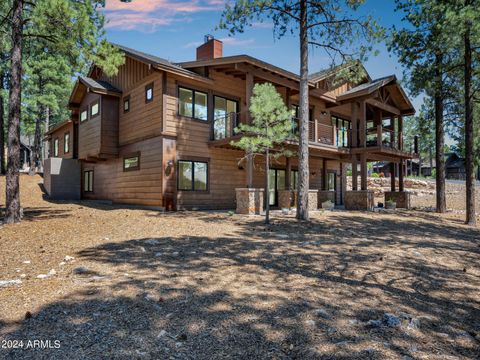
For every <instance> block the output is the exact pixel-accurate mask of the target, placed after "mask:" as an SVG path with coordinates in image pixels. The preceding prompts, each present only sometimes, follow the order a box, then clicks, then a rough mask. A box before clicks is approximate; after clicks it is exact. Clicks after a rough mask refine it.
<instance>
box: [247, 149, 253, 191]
mask: <svg viewBox="0 0 480 360" xmlns="http://www.w3.org/2000/svg"><path fill="white" fill-rule="evenodd" d="M246 182H247V188H249V189H250V188H253V155H252V154H247V168H246Z"/></svg>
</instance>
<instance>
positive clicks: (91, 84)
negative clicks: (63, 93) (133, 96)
mask: <svg viewBox="0 0 480 360" xmlns="http://www.w3.org/2000/svg"><path fill="white" fill-rule="evenodd" d="M78 80H79V81H80V82H81V83H83V84H84V85H85V86H86V87H87V88H89V89H90V90H91V91H92V92H99V93H110V92H111V93H117V94H121V93H122V92H121V91H120V90H118V89H117V88H116V87H115V86H113V85H112V84H110V83H108V82H106V81H102V80H95V79H92V78H89V77H86V76H80V77H79V78H78Z"/></svg>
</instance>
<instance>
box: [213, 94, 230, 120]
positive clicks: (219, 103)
mask: <svg viewBox="0 0 480 360" xmlns="http://www.w3.org/2000/svg"><path fill="white" fill-rule="evenodd" d="M213 113H214V114H215V118H218V117H220V116H225V115H226V113H227V100H226V99H224V98H222V97H219V96H215V109H214V110H213Z"/></svg>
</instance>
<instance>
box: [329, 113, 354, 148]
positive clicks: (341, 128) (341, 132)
mask: <svg viewBox="0 0 480 360" xmlns="http://www.w3.org/2000/svg"><path fill="white" fill-rule="evenodd" d="M350 124H351V123H350V121H349V120H345V119H341V118H338V117H336V116H332V125H333V126H335V127H336V129H337V134H336V135H337V136H336V144H335V145H337V146H338V147H348V146H349V139H348V138H349V133H350Z"/></svg>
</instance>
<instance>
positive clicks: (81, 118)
mask: <svg viewBox="0 0 480 360" xmlns="http://www.w3.org/2000/svg"><path fill="white" fill-rule="evenodd" d="M85 120H87V110H85V111H82V113H81V114H80V121H85Z"/></svg>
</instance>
